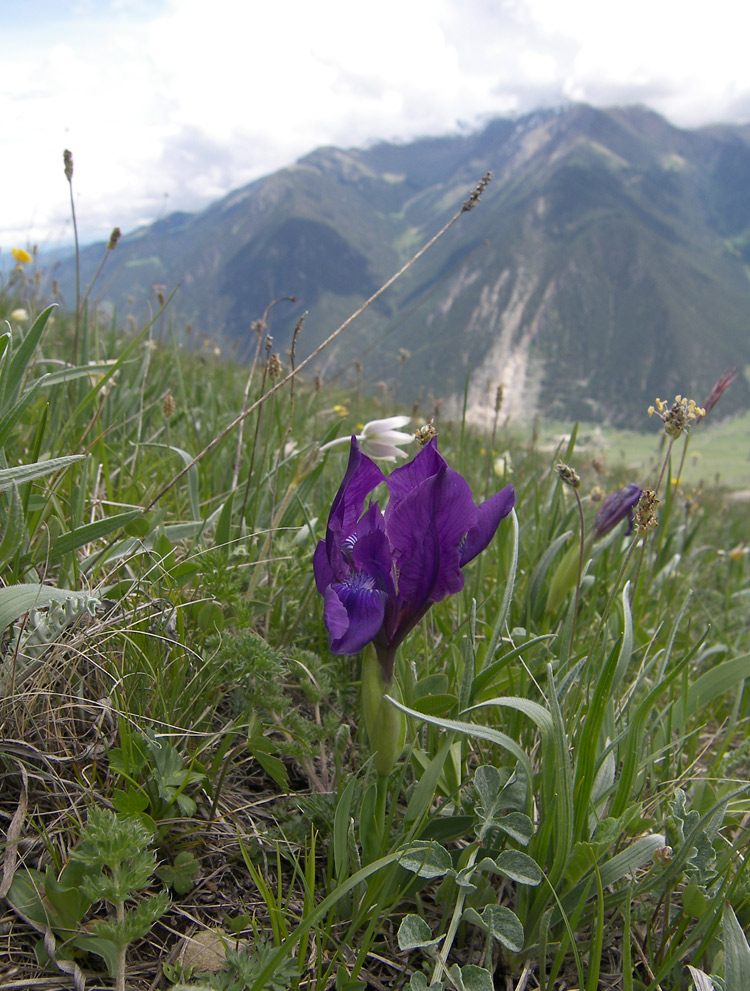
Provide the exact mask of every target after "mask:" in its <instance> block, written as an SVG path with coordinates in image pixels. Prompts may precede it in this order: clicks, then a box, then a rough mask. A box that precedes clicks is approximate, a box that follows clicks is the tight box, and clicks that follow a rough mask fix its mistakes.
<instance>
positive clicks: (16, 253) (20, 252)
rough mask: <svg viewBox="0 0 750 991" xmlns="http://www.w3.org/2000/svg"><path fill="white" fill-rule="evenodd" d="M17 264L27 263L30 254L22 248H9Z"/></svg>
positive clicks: (29, 259)
mask: <svg viewBox="0 0 750 991" xmlns="http://www.w3.org/2000/svg"><path fill="white" fill-rule="evenodd" d="M10 253H11V254H12V255H13V257H14V258H15V259H16V261H17V262H18V264H19V265H28V264H29V262H30V261H31V260H32V258H31V255H30V254H29V253H28V251H26V250H25V249H24V248H11V252H10Z"/></svg>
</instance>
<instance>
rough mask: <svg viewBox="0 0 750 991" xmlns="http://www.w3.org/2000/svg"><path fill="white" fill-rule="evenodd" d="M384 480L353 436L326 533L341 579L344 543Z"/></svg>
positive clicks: (331, 558)
mask: <svg viewBox="0 0 750 991" xmlns="http://www.w3.org/2000/svg"><path fill="white" fill-rule="evenodd" d="M384 480H385V475H384V474H383V472H382V471H381V470H380V468H378V466H377V465H376V464H375V462H374V461H371V460H370V459H369V458H368V457H366V456H365V455H364V454H362V452H361V451H360V449H359V445H358V444H357V438H356V437H352V442H351V448H350V450H349V464H348V465H347V468H346V474H345V475H344V480H343V481H342V483H341V485H340V486H339V490H338V492H337V493H336V496H335V498H334V500H333V504H332V506H331V512H330V513H329V515H328V528H327V530H326V552H327V554H328V563H329V564H330V566H331V568H332V570H333V572H334V574H335V575H337V576H338V577H340V576H341V573H342V568H343V564H342V559H341V544H342V541H343V539H344V537H345V536H347V535H348V534H350V533H351V532H352V530H353V529H354V527H355V524H356V523H357V520H358V519H359V517H360V516H361V515H362V509H363V508H364V504H365V496H366V495H368V493H370V492H372V490H373V489H374V488H375V487H376V486H378V485H379V484H380V483H381V482H382V481H384Z"/></svg>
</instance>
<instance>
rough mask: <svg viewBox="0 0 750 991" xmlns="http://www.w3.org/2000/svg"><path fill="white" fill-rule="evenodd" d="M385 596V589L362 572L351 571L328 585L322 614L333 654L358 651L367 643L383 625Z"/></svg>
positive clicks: (356, 652)
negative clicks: (380, 587)
mask: <svg viewBox="0 0 750 991" xmlns="http://www.w3.org/2000/svg"><path fill="white" fill-rule="evenodd" d="M385 599H386V595H385V592H382V591H380V590H379V589H377V588H375V587H374V585H373V582H372V579H371V578H370V576H368V575H364V574H362V573H361V572H352V574H351V575H350V576H349V577H348V578H347V580H346V581H344V582H335V583H334V584H333V585H329V586H328V588H327V589H326V591H325V605H324V608H323V617H324V619H325V624H326V626H327V627H328V633H329V636H330V639H331V651H332V653H334V654H358V653H359V651H360V650H362V648H363V647H365V645H366V644H368V643H370V641H371V640H372V639H373V638H374V637H375V635H376V634H377V632H378V630H379V629H380V628H381V626H382V625H383V615H384V613H385Z"/></svg>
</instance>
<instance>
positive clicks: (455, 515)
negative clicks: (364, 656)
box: [385, 459, 476, 612]
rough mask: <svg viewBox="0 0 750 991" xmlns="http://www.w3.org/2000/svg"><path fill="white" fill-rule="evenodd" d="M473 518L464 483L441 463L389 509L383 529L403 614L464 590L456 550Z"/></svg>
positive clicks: (395, 500) (394, 500)
mask: <svg viewBox="0 0 750 991" xmlns="http://www.w3.org/2000/svg"><path fill="white" fill-rule="evenodd" d="M441 460H442V459H441ZM475 517H476V507H475V505H474V501H473V500H472V498H471V490H470V489H469V485H468V483H467V482H466V481H465V480H464V479H463V478H462V477H461V476H460V475H459V474H458V472H454V471H451V470H450V469H448V468H447V467H446V465H445V462H443V463H442V464H441V465H440V466H439V468H438V471H437V473H436V474H434V475H431V476H429V477H427V478H425V479H424V480H423V481H422V482H420V483H419V484H418V485H417V486H415V487H414V488H413V489H411V490H410V491H409V492H408V493H406V494H405V495H402V496H401V497H400V498H397V499H393V500H392V501H391V502H390V503H389V504H388V507H387V508H386V512H385V526H386V533H387V534H388V540H389V541H390V544H391V548H392V550H393V560H394V564H395V566H396V571H397V573H398V593H399V604H400V607H401V610H402V611H403V608H404V604H405V603H408V604H409V606H410V607H411V608H412V609H413V610H414V611H415V612H416V611H419V610H421V608H422V605H423V604H424V603H425V602H439V601H440V600H441V599H443V598H445V596H446V595H450V594H452V593H454V592H458V591H460V590H461V589H462V588H463V584H464V580H463V575H462V574H461V568H460V563H459V551H460V546H461V540H462V538H463V536H464V534H465V533H466V529H467V527H469V526H471V525H473V523H474V522H475Z"/></svg>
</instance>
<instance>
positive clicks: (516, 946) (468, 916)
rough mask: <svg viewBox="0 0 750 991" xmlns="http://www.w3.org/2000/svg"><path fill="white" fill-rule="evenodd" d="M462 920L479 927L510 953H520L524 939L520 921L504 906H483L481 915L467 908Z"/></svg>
mask: <svg viewBox="0 0 750 991" xmlns="http://www.w3.org/2000/svg"><path fill="white" fill-rule="evenodd" d="M463 919H464V921H465V922H470V923H471V924H472V925H474V926H479V928H480V929H483V930H484V931H485V932H486V933H488V934H489V935H490V936H492V937H493V939H496V940H497V941H498V943H501V944H502V945H503V946H505V947H507V949H509V950H510V951H511V952H512V953H520V952H521V950H522V949H523V944H524V938H525V937H524V931H523V926H522V925H521V921H520V919H519V918H518V916H517V915H516V914H515V912H512V911H511V910H510V909H509V908H506V907H505V906H504V905H485V907H484V909H483V910H482V914H481V915H480V914H479V913H478V912H477V911H476V909H473V908H467V909H466V911H465V912H464V914H463Z"/></svg>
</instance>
